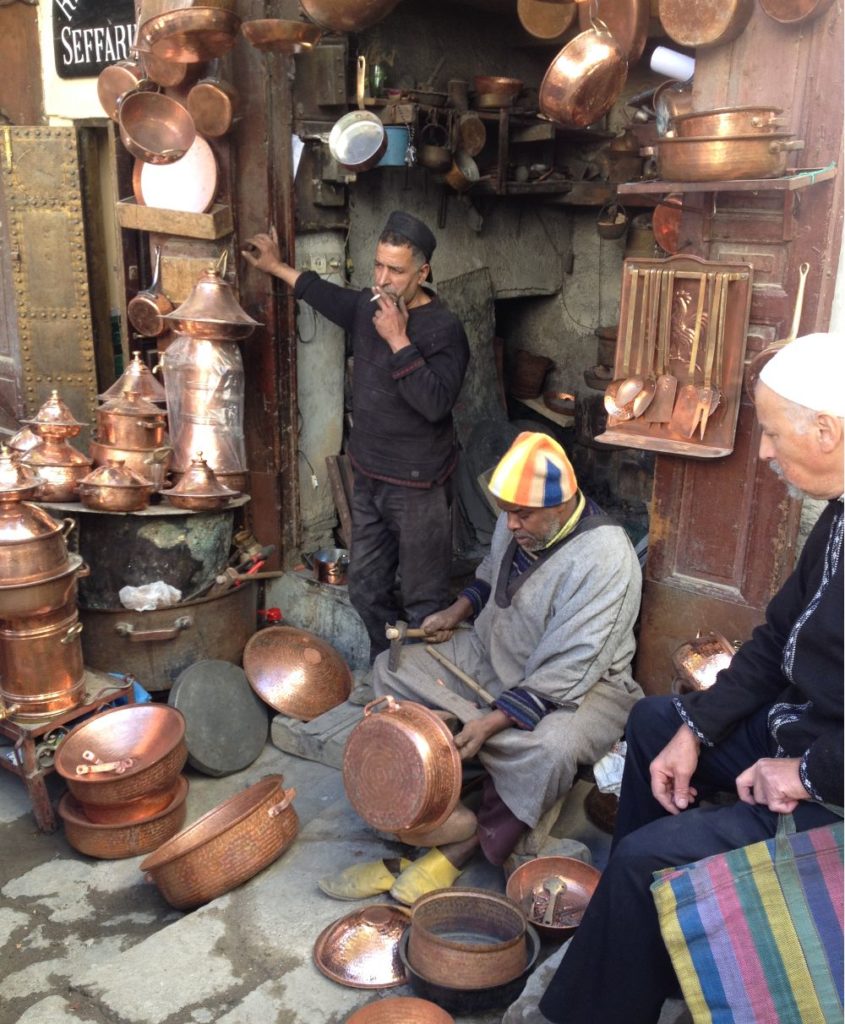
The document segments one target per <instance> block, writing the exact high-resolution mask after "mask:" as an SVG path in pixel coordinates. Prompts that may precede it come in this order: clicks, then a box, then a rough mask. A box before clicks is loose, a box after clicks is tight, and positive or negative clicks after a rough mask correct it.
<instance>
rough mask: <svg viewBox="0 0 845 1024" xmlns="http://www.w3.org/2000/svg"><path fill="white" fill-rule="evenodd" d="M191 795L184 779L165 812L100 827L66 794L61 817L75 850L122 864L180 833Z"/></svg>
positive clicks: (70, 795) (179, 783)
mask: <svg viewBox="0 0 845 1024" xmlns="http://www.w3.org/2000/svg"><path fill="white" fill-rule="evenodd" d="M187 795H188V780H187V779H186V778H185V777H184V775H183V776H180V778H179V782H178V785H177V788H176V792H175V795H174V796H173V797H172V799H171V801H170V803H169V804H168V805H167V806H166V807H165V808H163V809H162V810H159V811H156V812H155V813H153V814H151V815H150V816H149V817H146V818H141V819H139V820H137V821H133V822H130V823H128V824H121V823H119V822H115V823H113V824H107V825H99V824H94V822H92V821H89V820H88V818H86V817H85V815H84V813H83V811H82V805H81V804H80V803H79V802H78V801H77V800H75V799H74V797H73V795H72V794H71V793H65V795H64V796H63V797H62V799H61V800H60V801H59V816H60V817H61V819H62V821H63V822H64V826H65V838H66V839H67V841H68V842H69V843H70V845H71V846H72V847H73V848H74V849H75V850H79V852H80V853H84V854H86V855H87V856H89V857H100V858H102V859H104V860H120V859H121V858H124V857H138V856H140V855H141V854H142V853H149V852H150V850H155V849H156V848H157V847H159V846H161V844H162V843H163V842H165V841H166V840H168V839H169V838H170V837H171V836H172V835H174V834H175V833H176V832H178V831H179V829H180V828H181V827H182V825H183V823H184V821H185V813H186V810H187V808H186V807H185V799H186V797H187Z"/></svg>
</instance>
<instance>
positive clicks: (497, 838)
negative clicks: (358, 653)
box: [321, 433, 642, 903]
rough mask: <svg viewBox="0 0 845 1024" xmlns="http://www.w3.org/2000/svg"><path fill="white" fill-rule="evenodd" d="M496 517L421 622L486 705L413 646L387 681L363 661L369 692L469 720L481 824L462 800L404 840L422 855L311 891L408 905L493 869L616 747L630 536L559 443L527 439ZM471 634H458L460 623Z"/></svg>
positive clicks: (507, 462) (632, 580)
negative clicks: (452, 591) (477, 860)
mask: <svg viewBox="0 0 845 1024" xmlns="http://www.w3.org/2000/svg"><path fill="white" fill-rule="evenodd" d="M489 487H490V491H491V492H492V494H493V495H494V496H495V498H496V501H497V503H498V505H499V508H500V509H501V514H500V515H499V519H498V522H497V524H496V529H495V532H494V535H493V540H492V545H491V549H490V552H489V554H488V555H487V556H486V557H485V558H484V560H483V561H482V563H481V564H480V565H479V567H478V570H477V573H476V578H475V580H474V581H473V583H472V584H471V585H470V586H469V587H467V588H466V589H465V590H464V591H463V592H462V593H461V594H460V596H459V597H458V598H457V600H456V601H455V602H454V603H453V604H452V605H450V606H449V607H448V608H446V609H444V610H442V611H439V612H435V613H434V614H432V615H429V616H428V617H427V618H426V619H425V620H424V621H423V623H422V627H423V629H424V630H425V631H426V633H427V634H428V636H429V637H430V638H431V640H432V642H435V643H438V644H440V647H439V648H438V649H439V650H441V651H442V652H443V653H444V654H445V655H446V656H447V657H448V658H449V659H450V660H451V661H452V662H453V663H455V664H456V665H457V666H458V667H459V668H460V669H462V670H463V671H464V672H465V673H467V674H469V675H470V676H471V677H472V678H473V679H475V680H476V682H478V683H480V684H481V686H482V687H484V688H485V689H486V690H487V691H488V692H489V693H490V694H491V696H492V697H493V698H494V703H493V706H492V707H486V706H485V707H483V708H481V707H479V706H478V703H477V697H476V695H475V693H474V692H473V691H472V690H471V689H470V688H469V687H467V686H466V685H465V684H464V683H463V682H461V680H460V679H458V678H457V677H456V676H455V675H453V674H452V673H451V672H450V671H449V670H448V669H446V668H443V667H441V666H440V664H439V663H438V662H436V661H435V660H434V659H433V658H432V657H431V656H430V655H429V654H428V652H427V651H426V649H425V645H422V644H417V645H411V646H407V647H405V648H404V649H403V653H402V659H401V664H400V667H399V668H398V669H397V671H396V672H391V671H390V669H389V667H388V656H387V653H385V654H383V655H380V656H379V657H378V658H377V659H376V662H375V665H374V668H373V686H374V689H375V691H376V693H377V694H378V695H379V696H382V695H385V694H391V695H393V696H396V697H398V698H400V699H402V698H404V699H408V700H412V701H416V702H418V703H421V704H424V705H426V706H428V707H431V708H436V709H440V710H443V711H445V712H449V713H451V714H452V715H454V716H455V717H457V719H458V720H459V721H460V722H461V723H463V725H462V728H461V730H460V731H459V732H458V733H457V735H456V736H455V744H456V746H457V748H458V750H459V752H460V755H461V758H462V759H463V760H466V759H468V758H472V757H475V756H476V755H478V757H479V759H480V761H481V764H482V766H483V767H484V769H485V770H486V773H487V776H486V778H485V781H484V786H483V792H482V797H481V804H480V807H479V809H478V813H477V815H476V814H474V813H473V812H472V811H471V810H469V808H467V807H466V806H464V805H463V804H460V803H459V804H458V806H457V808H456V809H455V811H454V812H453V813H452V815H451V816H450V817H449V818H448V819H447V820H446V821H445V822H444V823H443V824H442V825H441V826H439V827H438V828H437V829H435V830H434V831H432V832H429V833H422V834H421V833H413V834H409V833H403V834H400V835H399V836H398V838H399V839H400V840H401V841H404V842H408V843H411V844H412V845H414V846H419V847H428V848H429V849H428V852H427V853H425V854H424V855H423V856H421V857H420V858H418V859H417V860H416V861H414V862H413V863H412V864H411V865H410V866H408V867H405V869H404V870H403V871H401V873H400V874H399V877H398V878H395V879H394V876H393V875H392V873H391V872H390V871H388V870H387V868H386V867H385V865H384V864H383V863H382V862H379V863H378V864H376V865H369V864H361V865H355V866H353V867H351V868H347V869H346V871H344V872H342V873H341V874H340V876H338V877H337V878H335V879H325V880H324V881H323V882H322V883H321V887H322V888H323V890H324V891H325V892H327V893H328V894H329V895H334V896H339V897H342V898H364V897H365V896H369V895H374V894H375V893H376V892H379V891H387V890H388V889H389V890H390V894H391V895H392V896H393V897H394V899H396V900H398V901H400V902H402V903H412V902H413V901H414V900H415V899H416V898H418V897H419V896H420V895H422V894H423V893H425V892H428V891H430V890H432V889H437V888H442V887H445V886H449V885H451V884H452V883H453V882H454V881H455V879H456V878H457V877H458V875H460V873H461V870H462V868H463V867H464V865H465V864H466V863H467V862H468V861H469V859H470V857H471V856H472V855H473V853H474V852H475V851H476V850H477V849H478V848H479V847H480V848H481V850H482V851H483V853H484V855H485V857H486V858H487V859H488V860H489V861H490V862H491V863H493V864H503V863H504V862H505V860H506V859H507V858H508V856H509V855H510V854H511V853H512V852H513V851H514V849H515V847H516V846H517V843H519V841H520V840H522V839H524V838H525V837H526V836H527V834H528V833H529V832H531V830H534V829H537V828H538V826H540V830H542V827H543V826H542V825H540V823H541V821H543V823H544V825H545V833H546V836H547V835H548V829H549V828H551V825H552V824H553V823H554V822H553V821H551V820H548V819H549V818H550V817H551V815H550V814H549V812H550V811H552V810H553V809H554V810H555V811H557V810H559V800H560V798H561V797H562V796H563V795H565V794H566V793H567V792H568V791H569V789H570V788H571V786H572V783H573V779H574V777H575V773H576V771H577V769H578V766H579V765H580V764H593V763H594V762H595V761H597V760H599V758H601V757H602V756H603V755H604V754H605V753H606V752H607V751H608V750H609V749H610V747H611V746H612V745H613V743H614V742H615V741H616V740H618V739H619V737H620V736H621V734H622V730H623V728H624V725H625V721H626V719H627V717H628V712H629V711H630V709H631V707H632V705H633V704H634V702H635V701H636V700H638V699H639V698H640V697H641V696H642V691H641V690H640V688H639V686H638V685H637V684H636V683H635V682H634V680H633V678H632V676H631V658H632V656H633V653H634V648H635V643H634V633H633V628H634V622H635V620H636V617H637V613H638V611H639V607H640V591H641V585H642V581H641V574H640V567H639V563H638V561H637V557H636V554H635V552H634V549H633V547H632V546H631V543H630V541H629V540H628V537H627V535H626V534H625V531H624V530H623V529H622V528H621V527H620V526H619V525H618V524H617V523H616V522H615V521H614V520H613V519H611V518H610V517H609V516H607V515H605V514H604V513H603V512H602V511H601V509H599V507H598V506H597V505H596V504H595V503H594V502H593V501H591V500H590V499H589V498H586V497H585V496H584V495H583V494H582V493H581V492H580V490H579V489H578V484H577V481H576V479H575V473H574V471H573V469H572V466H571V465H570V462H569V459H568V458H567V456H566V453H565V452H564V450H563V448H561V446H560V445H559V444H558V443H557V442H556V441H554V440H553V439H552V438H550V437H548V436H547V435H545V434H541V433H523V434H520V435H519V437H517V439H516V441H515V442H514V443H513V445H512V446H511V448H510V450H509V451H508V452H507V453H506V454H505V455H504V457H503V458H502V459H501V461H500V462H499V464H498V465H497V467H496V469H495V470H494V472H493V475H492V477H491V479H490V484H489ZM473 617H474V618H475V623H474V626H473V628H471V629H465V630H459V631H457V632H453V631H454V630H455V627H456V626H458V625H459V624H460V623H462V622H464V621H465V620H467V619H470V618H473Z"/></svg>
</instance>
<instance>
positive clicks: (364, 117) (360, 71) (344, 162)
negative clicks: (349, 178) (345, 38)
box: [329, 56, 387, 172]
mask: <svg viewBox="0 0 845 1024" xmlns="http://www.w3.org/2000/svg"><path fill="white" fill-rule="evenodd" d="M366 81H367V58H366V57H364V56H359V57H358V63H357V66H356V76H355V98H356V100H357V103H358V109H357V110H353V111H351V112H350V113H348V114H344V115H343V117H342V118H341V119H340V120H339V121H338V122H337V123H336V124H335V125H334V127H333V128H332V130H331V132H330V133H329V151H330V152H331V154H332V156H333V157H334V159H335V160H336V161H337V162H338V163H339V164H340V165H341V167H345V168H346V169H347V170H348V171H356V172H357V171H368V170H369V169H370V168H371V167H375V165H376V164H377V163H378V162H379V160H381V158H382V156H384V151H385V150H386V149H387V133H386V132H385V130H384V125H383V124H382V122H381V120H380V119H379V118H378V117H376V115H375V114H372V113H370V112H369V111H368V110H365V109H364V85H365V83H366Z"/></svg>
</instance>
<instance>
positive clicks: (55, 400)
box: [21, 390, 86, 439]
mask: <svg viewBox="0 0 845 1024" xmlns="http://www.w3.org/2000/svg"><path fill="white" fill-rule="evenodd" d="M21 423H24V424H27V425H28V426H31V427H32V428H33V429H34V431H35V433H36V434H38V435H39V436H40V437H52V438H56V439H61V438H66V437H76V435H77V434H78V433H79V431H80V430H82V428H83V427H84V426H85V425H86V424H85V423H81V422H80V421H79V420H78V419H76V417H75V416H74V415H73V413H72V412H71V411H70V408H69V406H68V405H66V404H65V403H64V402H63V401H62V400H61V398H59V392H58V391H55V390H54V391H51V392H50V397H49V398H48V399H47V401H46V402H45V403H44V404H43V405H42V406H41V408H40V409H39V410H38V412H37V413H36V414H35V416H34V417H33V418H32V419H29V420H21Z"/></svg>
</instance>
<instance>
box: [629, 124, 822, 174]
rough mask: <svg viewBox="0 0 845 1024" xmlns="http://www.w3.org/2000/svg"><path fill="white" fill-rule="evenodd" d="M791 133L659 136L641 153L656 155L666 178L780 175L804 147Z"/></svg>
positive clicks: (661, 172)
mask: <svg viewBox="0 0 845 1024" xmlns="http://www.w3.org/2000/svg"><path fill="white" fill-rule="evenodd" d="M790 138H791V136H788V135H783V134H780V135H743V136H740V135H734V136H731V137H719V136H714V137H712V138H693V139H667V138H663V139H659V140H658V141H657V142H656V143H655V144H654V147H653V148H652V147H647V148H646V149H644V150H643V151H642V152H643V153H644V154H645V155H650V154H651V152H652V151H654V152H655V153H656V155H657V170H658V173H659V175H660V177H661V178H663V179H664V180H666V181H733V180H737V179H743V178H779V177H781V176H782V175H783V174H785V173H786V162H787V160H788V159H789V154H790V153H791V152H792V151H794V150H798V149H803V148H804V143H803V141H800V140H798V141H795V140H793V141H791V142H789V141H786V140H788V139H790Z"/></svg>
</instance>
